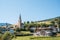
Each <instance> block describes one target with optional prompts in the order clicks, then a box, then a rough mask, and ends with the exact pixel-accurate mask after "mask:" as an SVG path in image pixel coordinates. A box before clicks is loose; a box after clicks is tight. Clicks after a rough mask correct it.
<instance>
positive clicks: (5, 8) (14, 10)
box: [0, 0, 60, 24]
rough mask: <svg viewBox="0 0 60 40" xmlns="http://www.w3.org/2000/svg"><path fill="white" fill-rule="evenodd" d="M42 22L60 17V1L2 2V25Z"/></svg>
mask: <svg viewBox="0 0 60 40" xmlns="http://www.w3.org/2000/svg"><path fill="white" fill-rule="evenodd" d="M19 14H21V17H22V21H23V22H24V21H40V20H44V19H49V18H54V17H57V16H60V0H0V23H5V22H7V23H12V24H14V23H16V22H17V21H18V17H19Z"/></svg>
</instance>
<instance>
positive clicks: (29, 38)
mask: <svg viewBox="0 0 60 40" xmlns="http://www.w3.org/2000/svg"><path fill="white" fill-rule="evenodd" d="M12 40H60V37H34V36H20V37H16V38H13V39H12Z"/></svg>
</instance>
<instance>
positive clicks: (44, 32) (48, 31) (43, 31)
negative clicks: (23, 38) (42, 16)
mask: <svg viewBox="0 0 60 40" xmlns="http://www.w3.org/2000/svg"><path fill="white" fill-rule="evenodd" d="M30 31H33V35H34V36H55V35H56V33H57V28H56V27H54V26H49V27H37V28H36V27H31V28H30Z"/></svg>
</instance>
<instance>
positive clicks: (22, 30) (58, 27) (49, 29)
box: [0, 15, 60, 39]
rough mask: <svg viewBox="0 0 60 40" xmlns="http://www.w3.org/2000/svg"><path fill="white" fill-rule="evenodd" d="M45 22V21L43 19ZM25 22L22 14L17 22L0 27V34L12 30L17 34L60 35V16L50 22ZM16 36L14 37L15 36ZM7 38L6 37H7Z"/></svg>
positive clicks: (12, 32)
mask: <svg viewBox="0 0 60 40" xmlns="http://www.w3.org/2000/svg"><path fill="white" fill-rule="evenodd" d="M43 22H45V21H43ZM43 22H40V24H39V23H38V22H33V21H32V22H29V21H27V22H25V23H22V19H21V15H19V20H18V23H17V24H8V23H5V25H3V24H2V26H1V27H0V34H5V33H6V32H10V33H11V34H13V35H15V36H37V37H56V36H60V35H58V34H60V17H58V18H55V19H54V20H52V21H50V24H47V23H46V22H45V23H43ZM15 36H14V37H15ZM5 39H6V38H5Z"/></svg>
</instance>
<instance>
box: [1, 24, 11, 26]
mask: <svg viewBox="0 0 60 40" xmlns="http://www.w3.org/2000/svg"><path fill="white" fill-rule="evenodd" d="M6 25H8V26H9V25H11V24H9V23H0V26H6Z"/></svg>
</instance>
